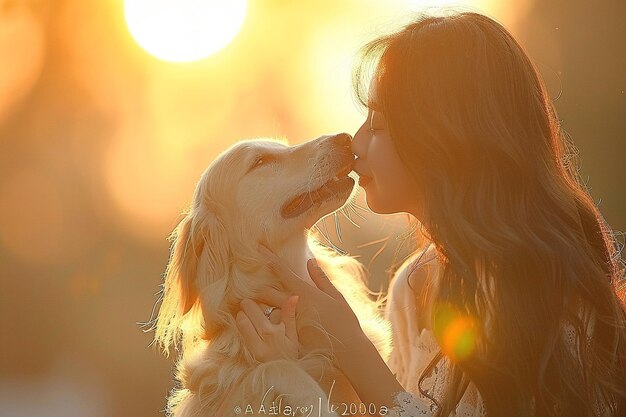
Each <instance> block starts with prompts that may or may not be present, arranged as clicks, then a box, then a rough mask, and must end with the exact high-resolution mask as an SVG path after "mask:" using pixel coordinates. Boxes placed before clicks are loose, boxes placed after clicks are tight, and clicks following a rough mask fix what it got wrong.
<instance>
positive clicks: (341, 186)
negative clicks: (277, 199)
mask: <svg viewBox="0 0 626 417" xmlns="http://www.w3.org/2000/svg"><path fill="white" fill-rule="evenodd" d="M351 170H352V165H351V164H350V165H348V166H346V167H344V168H342V169H341V171H339V172H338V173H337V174H335V176H334V177H333V178H331V179H330V180H328V181H326V182H325V183H324V184H322V185H321V186H320V187H319V188H317V189H315V190H313V191H307V192H305V193H302V194H299V195H297V196H296V197H295V198H292V199H291V200H289V201H287V202H286V203H285V204H283V206H282V208H281V209H280V214H281V215H282V216H283V217H284V218H285V219H289V218H292V217H296V216H299V215H300V214H302V213H304V212H306V211H307V210H309V209H310V208H311V207H313V206H316V205H319V204H321V203H322V202H324V201H326V200H328V199H329V198H330V197H335V196H338V195H340V193H342V192H345V191H347V192H348V193H349V192H350V191H352V189H353V188H354V179H352V178H350V177H348V173H349V172H350V171H351Z"/></svg>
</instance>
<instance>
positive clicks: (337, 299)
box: [257, 245, 371, 368]
mask: <svg viewBox="0 0 626 417" xmlns="http://www.w3.org/2000/svg"><path fill="white" fill-rule="evenodd" d="M258 250H259V252H260V253H261V254H263V255H264V256H265V257H266V258H267V261H268V266H269V268H270V269H271V270H272V271H273V272H274V274H275V275H276V276H277V277H278V278H279V280H280V282H281V283H282V285H283V287H284V288H285V290H286V291H287V294H285V293H284V292H281V291H278V290H276V289H275V288H271V287H268V288H263V289H261V292H260V293H259V295H258V296H257V301H260V302H262V303H265V304H269V305H275V306H276V305H283V304H284V303H285V301H286V300H287V299H288V298H289V295H290V294H297V295H298V296H299V303H298V311H303V310H305V309H313V310H315V311H317V313H318V316H319V322H320V324H321V326H322V327H323V328H324V329H325V330H326V331H327V332H328V334H329V335H330V343H331V345H332V346H331V347H332V350H333V353H334V355H335V360H336V361H337V365H338V366H339V367H340V368H341V367H342V362H345V360H346V359H348V358H349V357H350V355H353V354H354V353H355V352H357V351H358V350H360V349H362V348H363V347H364V346H366V345H367V344H368V343H369V344H371V342H370V341H369V339H367V337H366V336H365V334H364V333H363V330H362V329H361V325H360V324H359V321H358V319H357V317H356V315H355V314H354V311H352V308H351V307H350V305H349V304H348V302H347V301H346V299H345V298H344V296H343V295H342V294H341V292H339V290H337V288H335V286H334V285H333V284H332V283H331V282H330V280H329V279H328V277H327V276H326V274H324V272H323V271H322V269H321V268H320V267H319V266H318V265H317V263H316V261H315V260H313V259H311V260H309V261H308V262H307V270H308V272H309V275H310V276H311V279H312V280H313V282H314V283H315V286H312V285H310V284H308V283H307V282H305V281H304V280H303V279H302V278H300V277H299V276H298V275H297V274H295V273H294V272H293V271H292V270H291V269H289V267H288V266H287V265H286V264H285V262H284V261H283V260H282V259H280V258H279V257H278V256H276V255H275V254H274V253H273V252H271V251H270V250H269V249H268V248H266V247H265V246H263V245H259V248H258ZM300 330H301V333H300V334H299V342H300V345H301V347H302V348H303V349H304V350H310V349H312V348H316V347H322V346H328V338H327V336H326V335H325V334H323V333H321V332H320V331H319V330H317V329H315V328H313V327H311V326H307V327H304V328H301V329H300Z"/></svg>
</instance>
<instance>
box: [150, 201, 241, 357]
mask: <svg viewBox="0 0 626 417" xmlns="http://www.w3.org/2000/svg"><path fill="white" fill-rule="evenodd" d="M169 240H170V241H172V249H171V255H170V259H169V262H168V265H167V269H166V272H165V283H164V288H163V301H162V304H161V307H160V309H159V315H158V318H157V329H156V335H155V339H156V340H157V341H159V342H160V344H161V345H162V346H163V347H164V349H165V350H166V352H167V347H168V346H169V345H170V344H172V343H174V345H176V343H177V341H178V340H177V339H178V336H179V334H180V330H181V325H182V323H183V317H184V316H185V315H186V314H187V313H188V312H189V311H190V310H191V309H192V308H193V307H194V306H195V305H196V303H198V301H199V294H200V293H201V292H202V291H203V290H205V289H207V288H208V287H210V286H211V285H212V284H215V283H216V281H218V280H220V279H221V278H224V281H226V278H227V274H228V268H229V265H230V257H229V249H228V247H229V245H228V242H227V241H226V235H225V228H224V226H223V224H222V222H221V221H220V220H219V219H218V217H217V216H216V215H215V214H214V213H211V212H208V211H205V210H195V211H191V212H190V213H189V214H187V215H186V216H185V217H184V218H183V220H181V222H180V223H179V224H178V226H177V227H176V229H175V230H174V231H173V232H172V234H171V235H170V237H169ZM197 327H199V326H194V325H192V326H190V328H197ZM190 336H192V335H190ZM192 337H193V336H192Z"/></svg>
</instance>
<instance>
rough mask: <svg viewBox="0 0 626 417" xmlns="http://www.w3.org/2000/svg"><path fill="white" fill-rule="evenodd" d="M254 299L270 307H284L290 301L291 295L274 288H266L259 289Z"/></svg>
mask: <svg viewBox="0 0 626 417" xmlns="http://www.w3.org/2000/svg"><path fill="white" fill-rule="evenodd" d="M254 299H255V300H257V301H260V302H262V303H264V304H267V305H270V306H282V305H283V304H285V302H286V301H287V300H288V299H289V294H285V293H284V292H282V291H278V290H277V289H276V288H274V287H267V286H265V287H262V288H261V289H259V292H258V293H256V295H255V296H254ZM281 314H282V313H281Z"/></svg>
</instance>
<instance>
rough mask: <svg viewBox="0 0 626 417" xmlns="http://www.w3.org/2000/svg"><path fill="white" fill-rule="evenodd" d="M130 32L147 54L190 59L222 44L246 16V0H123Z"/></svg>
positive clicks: (215, 49)
mask: <svg viewBox="0 0 626 417" xmlns="http://www.w3.org/2000/svg"><path fill="white" fill-rule="evenodd" d="M124 15H125V17H126V24H127V25H128V30H129V31H130V33H131V35H132V36H133V38H135V40H136V41H137V43H139V45H141V47H142V48H143V49H145V50H146V51H148V52H149V53H150V54H151V55H154V56H155V57H157V58H159V59H162V60H164V61H170V62H191V61H198V60H200V59H203V58H206V57H208V56H210V55H212V54H214V53H216V52H217V51H219V50H221V49H222V48H224V47H225V46H226V45H228V43H230V41H232V40H233V38H234V37H235V36H236V35H237V33H238V32H239V30H240V29H241V26H242V24H243V21H244V18H245V16H246V0H125V4H124Z"/></svg>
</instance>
